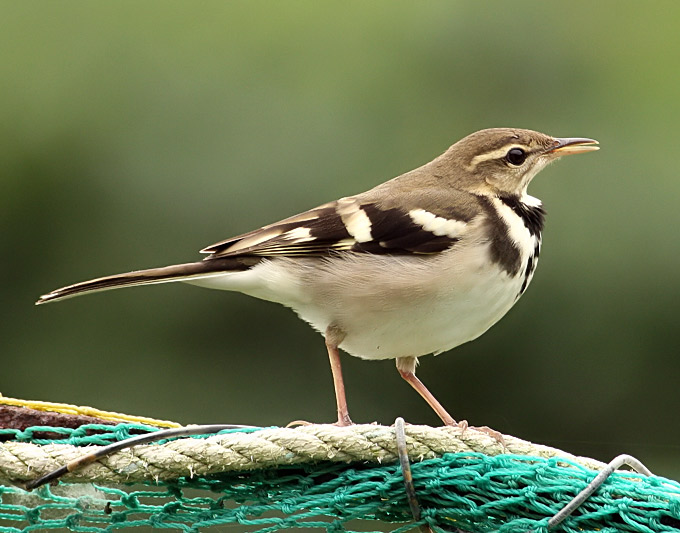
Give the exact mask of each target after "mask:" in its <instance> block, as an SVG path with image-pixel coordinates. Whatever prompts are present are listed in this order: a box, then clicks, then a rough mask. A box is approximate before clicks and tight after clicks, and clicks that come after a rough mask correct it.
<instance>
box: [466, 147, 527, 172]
mask: <svg viewBox="0 0 680 533" xmlns="http://www.w3.org/2000/svg"><path fill="white" fill-rule="evenodd" d="M513 148H521V149H522V150H525V151H526V152H530V151H531V149H530V148H529V147H528V146H524V145H523V144H517V143H510V144H506V145H505V146H503V147H502V148H497V149H496V150H493V151H492V152H486V153H484V154H479V155H476V156H475V157H473V158H472V161H470V164H469V165H468V167H467V169H468V170H474V169H475V168H476V167H477V165H478V164H479V163H482V162H483V161H489V160H490V159H500V158H501V157H503V156H505V154H507V153H508V151H509V150H512V149H513Z"/></svg>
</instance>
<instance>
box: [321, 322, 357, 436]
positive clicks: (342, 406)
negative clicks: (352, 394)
mask: <svg viewBox="0 0 680 533" xmlns="http://www.w3.org/2000/svg"><path fill="white" fill-rule="evenodd" d="M344 338H345V332H344V331H342V330H341V329H340V328H339V327H338V326H335V325H333V324H331V325H330V326H328V328H326V348H327V349H328V358H329V359H330V361H331V372H332V373H333V386H334V387H335V402H336V404H337V406H338V422H337V425H338V426H351V425H352V420H351V419H350V418H349V411H348V410H347V399H346V398H345V383H344V382H343V380H342V367H341V366H340V350H338V346H339V345H340V343H341V342H342V340H343V339H344Z"/></svg>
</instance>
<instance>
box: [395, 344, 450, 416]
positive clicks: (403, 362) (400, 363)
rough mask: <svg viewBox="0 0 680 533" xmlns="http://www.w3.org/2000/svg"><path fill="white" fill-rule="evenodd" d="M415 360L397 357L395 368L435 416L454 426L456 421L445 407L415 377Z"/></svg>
mask: <svg viewBox="0 0 680 533" xmlns="http://www.w3.org/2000/svg"><path fill="white" fill-rule="evenodd" d="M416 362H417V359H416V358H415V357H397V370H398V371H399V374H401V377H402V378H404V379H405V380H406V381H407V382H408V383H409V385H411V387H413V388H414V389H416V391H418V394H420V395H421V396H422V397H423V399H424V400H425V401H426V402H427V403H428V405H429V406H430V407H432V409H433V410H434V412H435V413H437V416H439V418H441V419H442V422H444V424H446V425H447V426H456V425H458V423H457V422H456V421H455V420H454V419H453V417H452V416H451V415H450V414H449V413H447V412H446V409H444V407H443V406H442V404H440V403H439V402H438V401H437V398H435V397H434V396H433V395H432V393H431V392H430V391H429V390H427V387H426V386H425V385H424V384H423V382H422V381H420V380H419V379H418V378H417V377H416Z"/></svg>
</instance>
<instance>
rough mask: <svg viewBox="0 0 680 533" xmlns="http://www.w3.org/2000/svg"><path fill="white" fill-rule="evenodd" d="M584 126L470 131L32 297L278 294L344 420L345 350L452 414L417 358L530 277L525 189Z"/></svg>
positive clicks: (532, 241)
mask: <svg viewBox="0 0 680 533" xmlns="http://www.w3.org/2000/svg"><path fill="white" fill-rule="evenodd" d="M598 149H599V143H598V141H596V140H594V139H588V138H576V137H567V138H560V137H551V136H549V135H546V134H543V133H539V132H537V131H532V130H527V129H519V128H490V129H484V130H481V131H477V132H475V133H472V134H470V135H468V136H466V137H464V138H462V139H461V140H459V141H458V142H456V143H455V144H453V145H452V146H450V147H449V148H448V149H447V150H446V151H445V152H444V153H442V154H441V155H439V156H438V157H436V158H435V159H433V160H432V161H430V162H429V163H426V164H424V165H422V166H420V167H418V168H416V169H414V170H411V171H409V172H406V173H404V174H402V175H400V176H397V177H395V178H393V179H391V180H389V181H386V182H384V183H381V184H379V185H377V186H375V187H373V188H372V189H370V190H367V191H365V192H362V193H360V194H356V195H353V196H346V197H343V198H340V199H338V200H335V201H332V202H329V203H325V204H323V205H320V206H318V207H315V208H313V209H310V210H309V211H305V212H303V213H300V214H297V215H294V216H291V217H289V218H286V219H284V220H281V221H279V222H275V223H273V224H269V225H267V226H263V227H261V228H259V229H256V230H254V231H251V232H248V233H244V234H242V235H238V236H236V237H232V238H229V239H226V240H223V241H220V242H217V243H215V244H213V245H211V246H208V247H206V248H204V249H203V250H201V252H200V253H203V254H207V256H206V257H205V258H203V259H202V260H199V261H195V262H190V263H184V264H176V265H171V266H165V267H160V268H150V269H145V270H137V271H132V272H126V273H123V274H116V275H112V276H106V277H100V278H96V279H92V280H90V281H84V282H81V283H76V284H74V285H69V286H66V287H63V288H60V289H56V290H54V291H52V292H49V293H47V294H44V295H43V296H41V297H40V298H39V300H38V301H37V302H36V304H44V303H47V302H54V301H57V300H63V299H66V298H70V297H73V296H76V295H80V294H84V293H91V292H97V291H105V290H109V289H116V288H120V287H132V286H137V285H149V284H156V283H166V282H174V281H182V282H187V283H190V284H194V285H198V286H202V287H207V288H211V289H222V290H227V291H238V292H241V293H245V294H247V295H250V296H253V297H255V298H259V299H262V300H267V301H271V302H276V303H279V304H283V305H284V306H287V307H289V308H291V309H292V310H294V311H295V312H296V313H297V314H298V316H299V317H300V318H302V319H303V320H304V321H306V322H308V323H309V324H310V325H311V326H312V327H313V328H314V329H315V330H317V331H318V332H320V333H321V334H322V335H323V336H324V338H325V345H326V349H327V352H328V357H329V360H330V366H331V373H332V378H333V385H334V389H335V400H336V407H337V417H338V418H337V422H336V424H337V425H339V426H348V425H351V424H352V420H351V418H350V416H349V410H348V405H347V400H346V395H345V386H344V381H343V377H342V368H341V361H340V350H343V351H344V352H347V353H348V354H350V355H352V356H356V357H359V358H362V359H369V360H382V359H395V360H396V366H397V370H398V372H399V374H400V375H401V377H402V378H403V379H404V380H405V381H406V382H408V383H409V384H410V385H411V386H412V387H413V388H414V389H415V390H416V391H417V392H418V393H419V394H420V396H422V398H423V399H424V400H425V401H426V402H427V403H428V404H429V406H430V407H431V408H432V409H433V410H434V412H435V413H436V414H437V415H438V416H439V418H440V419H441V420H442V422H443V423H444V424H445V425H456V424H458V423H457V422H456V420H455V419H454V418H453V417H452V416H451V415H450V414H449V413H448V412H447V410H446V409H445V408H444V407H443V405H442V404H441V403H440V402H439V401H438V400H437V399H436V398H435V396H434V395H433V394H432V393H431V392H430V391H429V390H428V389H427V387H426V386H425V385H424V384H423V382H422V381H420V379H419V378H418V377H416V373H415V370H416V365H417V364H418V359H419V358H420V357H422V356H424V355H428V354H435V355H437V354H440V353H442V352H445V351H448V350H450V349H452V348H455V347H456V346H459V345H461V344H463V343H466V342H468V341H471V340H473V339H476V338H477V337H479V336H480V335H482V334H483V333H484V332H486V331H487V330H488V329H489V328H490V327H491V326H492V325H494V324H495V323H496V322H498V320H500V319H501V318H502V317H503V316H504V315H505V314H506V313H507V312H508V311H509V310H510V308H511V307H513V305H514V304H515V303H516V302H517V300H518V299H519V298H520V296H521V295H522V294H523V293H524V292H525V291H526V289H527V287H528V285H529V283H530V282H531V280H532V278H533V275H534V272H535V270H536V265H537V262H538V258H539V254H540V250H541V239H542V230H543V225H544V217H545V211H544V208H543V205H542V203H541V201H540V200H539V199H537V198H534V197H533V196H530V195H529V194H528V193H527V187H528V185H529V183H530V182H531V181H532V179H533V178H534V176H536V174H538V172H540V171H541V170H542V169H543V168H544V167H545V166H546V165H548V164H549V163H551V162H553V161H555V160H557V159H559V158H560V157H562V156H564V155H569V154H578V153H584V152H591V151H594V150H598Z"/></svg>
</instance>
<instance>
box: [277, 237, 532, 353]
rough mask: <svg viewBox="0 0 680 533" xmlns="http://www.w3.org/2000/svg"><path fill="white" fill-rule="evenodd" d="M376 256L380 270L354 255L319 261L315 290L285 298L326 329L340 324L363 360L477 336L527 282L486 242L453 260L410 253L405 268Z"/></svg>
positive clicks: (439, 348) (433, 349)
mask: <svg viewBox="0 0 680 533" xmlns="http://www.w3.org/2000/svg"><path fill="white" fill-rule="evenodd" d="M374 259H375V261H376V265H375V268H374V269H367V268H366V265H365V263H364V264H363V265H362V268H360V269H359V268H356V269H353V268H352V262H351V261H346V262H345V263H344V265H343V266H342V267H338V264H337V263H336V264H334V265H333V266H332V268H329V269H327V271H324V270H321V271H319V269H318V268H317V269H315V271H314V272H315V279H314V281H313V282H312V283H311V284H310V285H311V286H313V287H314V293H313V294H312V296H311V297H310V298H309V299H307V300H306V301H304V300H301V301H298V302H287V303H286V305H289V307H292V308H293V309H294V310H295V311H296V312H297V313H298V315H300V317H301V318H303V319H304V320H306V321H307V322H309V323H310V324H311V325H312V326H313V327H314V328H315V329H317V330H318V331H320V332H322V333H323V332H325V330H326V328H327V327H328V326H329V325H331V324H333V325H335V326H338V327H339V328H340V329H341V330H342V331H344V332H345V337H344V339H343V341H342V342H341V343H340V348H342V349H343V350H344V351H346V352H348V353H350V354H351V355H354V356H356V357H361V358H363V359H392V358H396V357H411V356H412V357H418V356H421V355H425V354H429V353H439V352H443V351H445V350H449V349H451V348H454V347H455V346H458V345H460V344H463V343H465V342H468V341H471V340H473V339H475V338H477V337H478V336H480V335H481V334H482V333H484V332H485V331H486V330H487V329H489V328H490V327H491V326H492V325H493V324H495V323H496V322H497V321H498V320H500V319H501V318H502V317H503V315H505V313H507V312H508V310H509V309H510V308H511V307H512V305H513V304H514V303H515V302H516V301H517V298H518V295H519V294H520V288H521V285H522V277H518V276H510V275H509V274H507V273H506V272H505V271H503V270H502V269H501V268H499V267H498V266H497V265H496V264H494V263H491V262H490V261H488V255H487V254H486V253H485V250H484V247H483V246H482V247H481V249H480V248H476V249H473V251H471V252H470V253H465V252H462V253H461V252H460V251H459V252H457V261H456V262H455V263H454V262H451V261H446V259H445V258H442V259H444V260H437V259H435V260H434V261H432V262H426V263H423V262H422V261H419V260H418V259H416V260H415V261H414V260H413V259H411V258H404V259H403V261H404V265H403V269H401V270H400V269H399V268H398V265H397V268H395V265H394V262H395V261H400V260H402V259H399V260H396V259H395V258H394V257H391V258H386V257H385V256H382V257H380V256H378V257H375V258H374ZM364 260H365V259H364ZM383 263H384V265H383ZM414 268H415V269H419V272H414ZM401 272H403V273H404V276H401V274H400V273H401ZM390 273H392V274H390ZM407 273H408V274H407ZM414 279H415V280H416V282H415V283H414Z"/></svg>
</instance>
